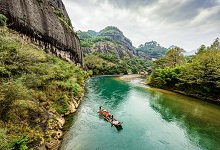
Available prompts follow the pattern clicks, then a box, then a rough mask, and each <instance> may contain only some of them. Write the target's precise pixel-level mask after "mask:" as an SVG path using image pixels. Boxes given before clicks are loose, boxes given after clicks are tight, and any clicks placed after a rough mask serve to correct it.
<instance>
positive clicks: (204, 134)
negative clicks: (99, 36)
mask: <svg viewBox="0 0 220 150" xmlns="http://www.w3.org/2000/svg"><path fill="white" fill-rule="evenodd" d="M139 82H140V79H135V80H132V81H129V82H125V81H120V80H117V79H116V78H115V77H111V76H105V77H93V78H91V79H89V80H88V81H87V83H86V87H87V92H86V95H85V98H84V100H83V101H82V104H81V106H80V108H79V109H78V111H77V113H76V115H74V117H73V123H72V127H71V128H70V129H69V131H68V133H67V134H66V135H65V137H64V140H63V143H62V146H61V150H135V149H136V150H220V106H218V105H215V104H211V103H208V102H205V101H201V100H198V99H194V98H190V97H187V96H183V95H180V94H176V93H173V92H169V91H165V90H159V89H155V88H151V87H148V86H146V85H143V84H141V83H139ZM99 106H102V107H103V108H105V109H107V110H109V111H110V112H111V113H113V114H114V117H115V118H116V119H118V120H119V121H122V122H123V124H122V128H123V129H117V128H116V127H114V126H113V127H111V124H110V123H109V122H107V121H105V120H104V119H103V118H102V117H101V116H99V114H98V113H97V110H98V109H99Z"/></svg>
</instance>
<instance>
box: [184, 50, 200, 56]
mask: <svg viewBox="0 0 220 150" xmlns="http://www.w3.org/2000/svg"><path fill="white" fill-rule="evenodd" d="M196 52H197V50H192V51H189V52H184V53H183V55H184V56H192V55H196Z"/></svg>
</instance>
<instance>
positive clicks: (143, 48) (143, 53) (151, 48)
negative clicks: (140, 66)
mask: <svg viewBox="0 0 220 150" xmlns="http://www.w3.org/2000/svg"><path fill="white" fill-rule="evenodd" d="M167 50H168V49H167V48H165V47H162V46H161V45H160V44H158V43H157V42H156V41H150V42H146V43H145V44H144V45H143V44H141V45H140V46H139V47H138V48H136V52H137V53H136V54H137V55H138V56H140V57H144V58H146V59H153V58H156V59H158V58H160V57H162V56H163V55H164V54H165V53H166V51H167Z"/></svg>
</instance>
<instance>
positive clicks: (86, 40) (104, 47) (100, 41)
mask: <svg viewBox="0 0 220 150" xmlns="http://www.w3.org/2000/svg"><path fill="white" fill-rule="evenodd" d="M77 34H78V36H79V38H80V40H81V46H82V49H83V52H84V54H88V53H92V52H99V53H104V54H107V53H109V52H110V51H112V52H115V53H116V54H117V56H118V58H120V59H122V58H124V57H130V58H132V57H135V56H138V57H141V58H144V59H147V60H152V59H153V58H160V57H162V56H163V55H164V54H165V52H166V51H167V50H168V49H167V48H164V47H163V46H161V45H160V44H158V43H157V42H156V41H150V42H146V43H145V44H144V45H143V44H141V45H140V46H139V47H138V48H135V47H134V46H133V45H132V42H131V40H130V39H128V38H127V37H125V36H124V34H123V32H122V31H121V30H119V29H118V28H117V27H113V26H108V27H106V28H105V29H103V30H101V31H99V32H96V31H93V30H88V31H87V32H84V31H78V32H77Z"/></svg>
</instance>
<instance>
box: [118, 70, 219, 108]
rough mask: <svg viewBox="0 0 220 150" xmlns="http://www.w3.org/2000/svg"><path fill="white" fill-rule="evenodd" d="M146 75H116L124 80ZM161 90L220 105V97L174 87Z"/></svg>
mask: <svg viewBox="0 0 220 150" xmlns="http://www.w3.org/2000/svg"><path fill="white" fill-rule="evenodd" d="M144 77H145V76H144V75H140V74H131V75H123V76H119V77H116V79H118V80H122V81H132V80H133V79H136V78H144ZM140 83H142V84H145V85H147V83H146V82H144V81H142V82H140ZM161 90H167V91H171V92H175V93H178V94H182V95H185V96H189V97H192V98H197V99H200V100H203V101H207V102H210V103H214V104H218V105H220V99H217V100H216V99H212V98H207V97H202V96H201V95H199V94H193V93H186V92H184V91H179V90H172V89H161Z"/></svg>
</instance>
